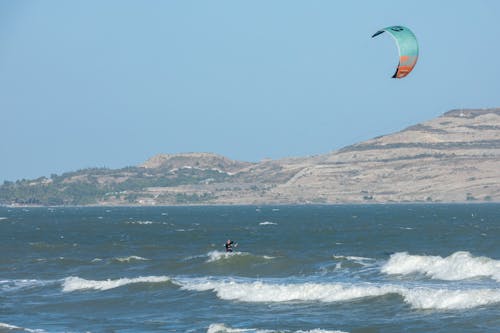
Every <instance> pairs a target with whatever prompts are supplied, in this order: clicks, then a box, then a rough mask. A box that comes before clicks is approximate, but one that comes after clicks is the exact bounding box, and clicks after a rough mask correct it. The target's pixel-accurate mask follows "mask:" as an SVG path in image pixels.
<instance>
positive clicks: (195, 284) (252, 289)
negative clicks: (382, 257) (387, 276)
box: [181, 280, 401, 303]
mask: <svg viewBox="0 0 500 333" xmlns="http://www.w3.org/2000/svg"><path fill="white" fill-rule="evenodd" d="M181 286H182V287H181V288H182V289H186V290H193V291H214V292H215V293H216V295H217V297H219V298H221V299H224V300H235V301H242V302H273V303H276V302H297V301H320V302H338V301H347V300H352V299H357V298H364V297H374V296H382V295H385V294H388V293H398V292H400V290H401V289H400V288H397V287H394V286H390V285H388V286H377V285H373V284H360V285H350V284H342V283H311V282H307V283H299V284H275V283H264V282H262V281H254V282H235V281H213V280H204V281H203V280H201V281H196V280H194V281H191V282H187V283H181Z"/></svg>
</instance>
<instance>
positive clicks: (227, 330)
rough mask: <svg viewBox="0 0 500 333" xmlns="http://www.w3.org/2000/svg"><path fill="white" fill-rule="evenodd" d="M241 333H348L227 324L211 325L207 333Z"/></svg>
mask: <svg viewBox="0 0 500 333" xmlns="http://www.w3.org/2000/svg"><path fill="white" fill-rule="evenodd" d="M239 332H249V333H278V332H287V333H288V332H290V333H346V332H343V331H328V330H322V329H313V330H308V331H302V330H300V331H289V330H278V331H277V330H269V329H255V328H232V327H229V326H226V325H225V324H220V323H216V324H211V325H210V326H209V327H208V330H207V333H239Z"/></svg>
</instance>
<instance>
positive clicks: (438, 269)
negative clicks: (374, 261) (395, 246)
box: [381, 251, 500, 282]
mask: <svg viewBox="0 0 500 333" xmlns="http://www.w3.org/2000/svg"><path fill="white" fill-rule="evenodd" d="M381 271H382V272H383V273H385V274H400V275H409V274H417V273H420V274H425V275H426V276H429V277H431V278H433V279H439V280H448V281H457V280H465V279H471V278H478V277H489V278H492V279H494V280H496V281H499V282H500V261H499V260H494V259H490V258H487V257H474V256H472V255H471V254H470V253H469V252H465V251H459V252H455V253H453V254H452V255H450V256H448V257H445V258H443V257H440V256H421V255H410V254H408V253H407V252H399V253H395V254H393V255H391V257H390V259H389V261H388V262H387V263H386V264H385V265H383V266H382V268H381Z"/></svg>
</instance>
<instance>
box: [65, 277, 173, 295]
mask: <svg viewBox="0 0 500 333" xmlns="http://www.w3.org/2000/svg"><path fill="white" fill-rule="evenodd" d="M167 281H170V278H169V277H168V276H140V277H137V278H132V279H130V278H122V279H116V280H110V279H108V280H85V279H82V278H79V277H75V276H71V277H67V278H65V279H64V280H63V284H62V287H63V291H64V292H72V291H77V290H85V289H95V290H108V289H113V288H118V287H121V286H125V285H128V284H133V283H159V282H167Z"/></svg>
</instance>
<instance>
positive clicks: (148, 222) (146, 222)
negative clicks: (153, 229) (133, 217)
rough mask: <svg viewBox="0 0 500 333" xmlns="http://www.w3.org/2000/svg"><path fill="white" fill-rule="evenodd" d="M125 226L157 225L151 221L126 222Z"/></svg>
mask: <svg viewBox="0 0 500 333" xmlns="http://www.w3.org/2000/svg"><path fill="white" fill-rule="evenodd" d="M125 223H126V224H141V225H149V224H158V222H153V221H127V222H125Z"/></svg>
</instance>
